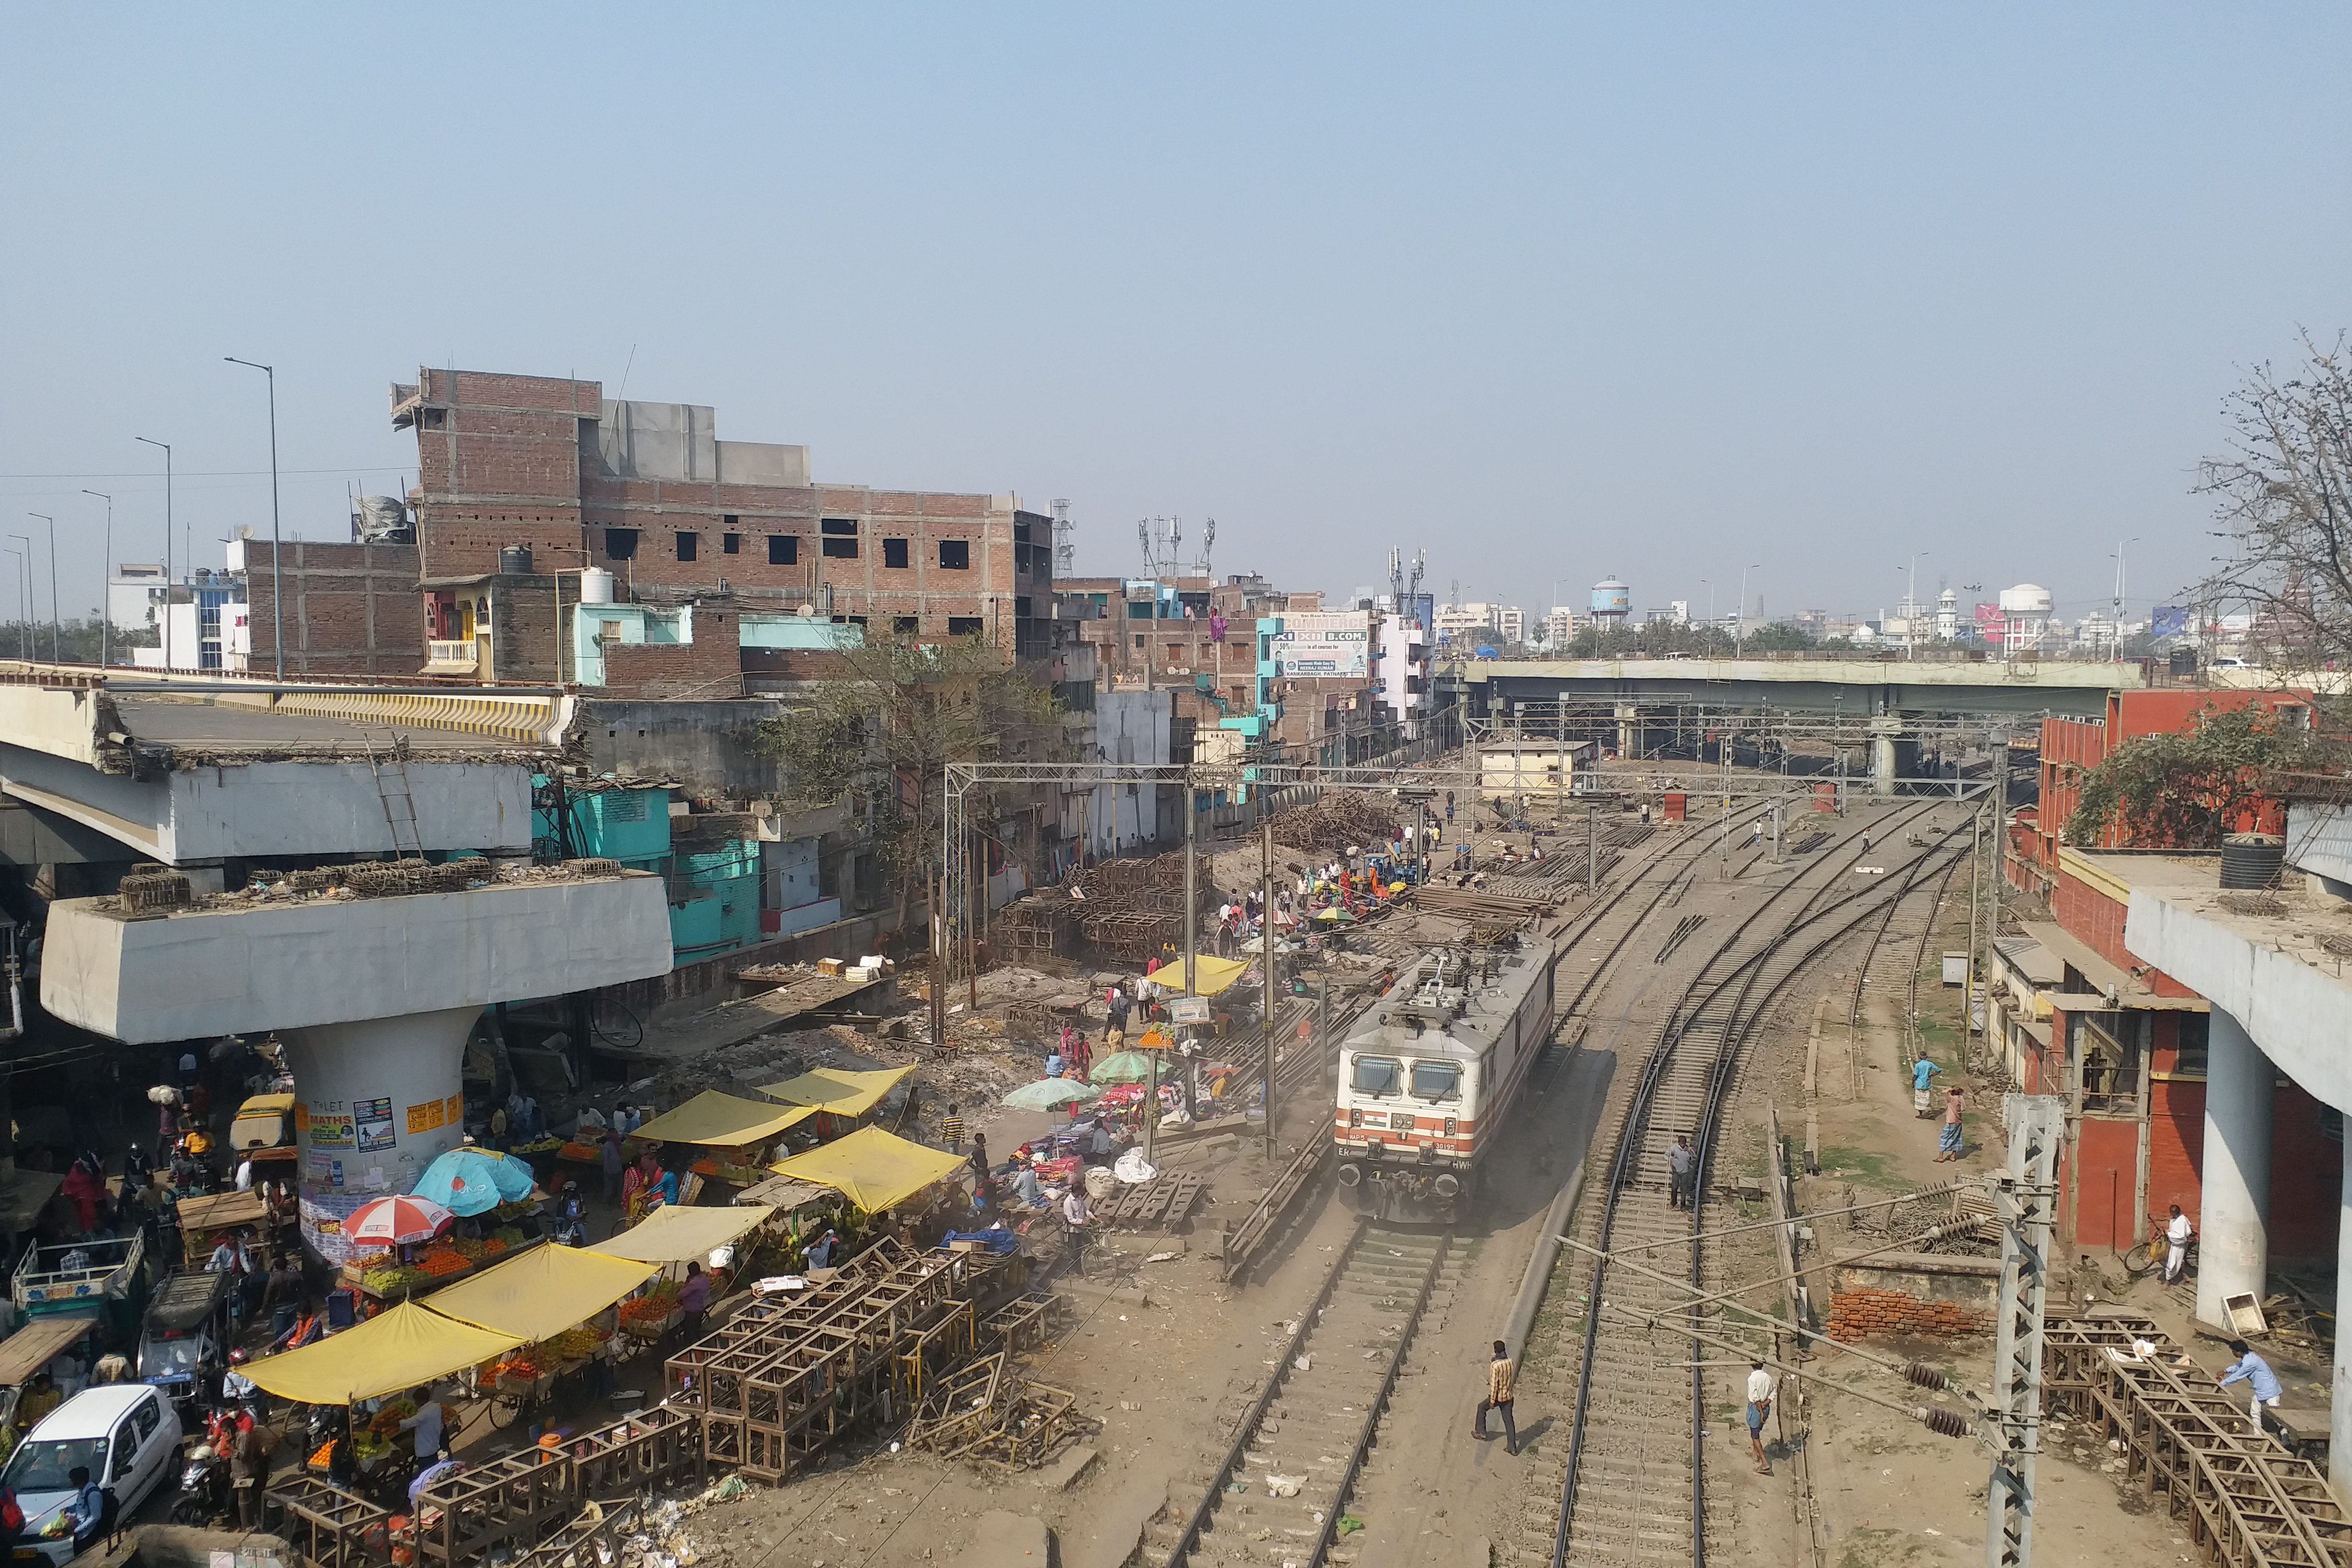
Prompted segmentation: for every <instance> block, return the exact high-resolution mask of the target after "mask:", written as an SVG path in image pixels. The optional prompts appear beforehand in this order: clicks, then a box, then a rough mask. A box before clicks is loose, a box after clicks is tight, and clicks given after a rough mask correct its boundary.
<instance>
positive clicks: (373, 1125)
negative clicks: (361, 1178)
mask: <svg viewBox="0 0 2352 1568" xmlns="http://www.w3.org/2000/svg"><path fill="white" fill-rule="evenodd" d="M352 1130H353V1131H354V1132H355V1133H356V1134H357V1135H358V1138H359V1146H360V1148H362V1150H366V1149H389V1148H391V1147H392V1146H393V1144H394V1142H395V1140H394V1137H393V1131H392V1097H391V1096H390V1095H385V1096H384V1097H383V1098H382V1099H380V1100H353V1101H352Z"/></svg>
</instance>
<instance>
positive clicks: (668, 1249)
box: [588, 1204, 776, 1263]
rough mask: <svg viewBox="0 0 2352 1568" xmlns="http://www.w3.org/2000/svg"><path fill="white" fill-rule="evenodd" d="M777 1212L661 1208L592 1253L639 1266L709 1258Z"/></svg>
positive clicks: (754, 1208)
mask: <svg viewBox="0 0 2352 1568" xmlns="http://www.w3.org/2000/svg"><path fill="white" fill-rule="evenodd" d="M775 1212H776V1211H775V1210H773V1209H772V1208H764V1207H762V1206H761V1205H758V1204H742V1205H738V1206H736V1207H733V1208H709V1209H681V1208H669V1207H663V1208H657V1209H656V1210H654V1212H653V1213H652V1214H650V1215H646V1218H645V1220H644V1222H643V1223H642V1224H638V1225H634V1226H630V1227H629V1228H628V1229H626V1230H625V1231H623V1232H622V1233H621V1234H620V1235H618V1236H616V1237H614V1238H613V1239H612V1240H610V1241H600V1242H598V1243H597V1244H596V1245H595V1246H593V1247H590V1248H588V1250H589V1251H591V1252H601V1253H604V1254H605V1255H606V1256H607V1257H611V1258H635V1259H636V1261H638V1262H639V1263H683V1262H685V1261H686V1260H687V1259H688V1258H707V1257H709V1255H710V1254H711V1253H712V1252H713V1251H715V1250H716V1249H718V1248H719V1247H724V1246H726V1245H727V1244H728V1243H729V1242H730V1241H732V1240H734V1239H735V1238H736V1237H739V1236H740V1235H742V1234H743V1233H744V1232H745V1231H747V1230H750V1229H751V1227H752V1226H756V1225H758V1224H760V1223H761V1221H762V1220H764V1219H766V1218H767V1217H768V1216H769V1215H772V1214H773V1213H775Z"/></svg>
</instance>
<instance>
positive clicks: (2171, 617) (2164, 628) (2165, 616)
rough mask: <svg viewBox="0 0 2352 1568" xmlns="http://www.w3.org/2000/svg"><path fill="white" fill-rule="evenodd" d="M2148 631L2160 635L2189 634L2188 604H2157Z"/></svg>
mask: <svg viewBox="0 0 2352 1568" xmlns="http://www.w3.org/2000/svg"><path fill="white" fill-rule="evenodd" d="M2148 630H2149V632H2151V633H2152V634H2153V635H2155V636H2157V637H2187V636H2188V635H2189V606H2188V605H2158V606H2157V607H2156V615H2155V616H2154V617H2153V619H2152V620H2151V622H2150V624H2149V626H2148Z"/></svg>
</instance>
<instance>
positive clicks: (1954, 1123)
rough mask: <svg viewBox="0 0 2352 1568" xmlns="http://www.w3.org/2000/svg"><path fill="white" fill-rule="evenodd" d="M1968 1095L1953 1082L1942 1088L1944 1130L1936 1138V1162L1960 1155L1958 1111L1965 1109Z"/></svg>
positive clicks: (1956, 1157) (1955, 1158)
mask: <svg viewBox="0 0 2352 1568" xmlns="http://www.w3.org/2000/svg"><path fill="white" fill-rule="evenodd" d="M1967 1102H1968V1097H1967V1096H1966V1095H1964V1094H1962V1093H1961V1092H1960V1086H1959V1085H1958V1084H1954V1085H1952V1086H1951V1088H1949V1089H1946V1090H1944V1131H1943V1133H1942V1135H1941V1136H1939V1137H1938V1138H1937V1140H1936V1163H1937V1164H1939V1165H1940V1164H1943V1163H1947V1162H1948V1161H1955V1160H1958V1158H1959V1157H1960V1112H1961V1111H1962V1110H1964V1109H1966V1107H1967Z"/></svg>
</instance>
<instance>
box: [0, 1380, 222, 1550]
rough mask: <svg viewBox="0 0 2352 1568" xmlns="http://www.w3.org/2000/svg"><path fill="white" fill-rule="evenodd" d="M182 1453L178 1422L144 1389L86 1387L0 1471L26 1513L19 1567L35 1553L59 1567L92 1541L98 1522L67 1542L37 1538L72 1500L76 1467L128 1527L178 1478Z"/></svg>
mask: <svg viewBox="0 0 2352 1568" xmlns="http://www.w3.org/2000/svg"><path fill="white" fill-rule="evenodd" d="M179 1450H180V1417H179V1416H178V1415H176V1414H175V1413H174V1412H173V1409H172V1402H171V1401H170V1400H168V1399H165V1398H163V1396H162V1394H159V1393H158V1392H157V1391H156V1390H155V1389H153V1388H151V1387H149V1386H148V1385H147V1384H143V1383H110V1384H102V1385H101V1386H100V1387H97V1388H87V1389H84V1390H83V1391H82V1392H81V1393H79V1394H75V1395H74V1396H73V1397H72V1398H71V1399H68V1400H67V1401H66V1402H65V1403H64V1404H63V1405H58V1407H57V1408H56V1409H55V1410H53V1411H51V1412H50V1413H49V1415H48V1416H47V1419H45V1420H44V1421H42V1423H41V1424H40V1425H39V1426H36V1427H34V1428H33V1429H32V1431H30V1432H28V1433H26V1436H25V1440H24V1441H23V1442H21V1443H19V1444H17V1445H16V1452H15V1453H14V1454H12V1455H10V1456H9V1457H8V1468H6V1469H5V1471H0V1484H5V1485H6V1486H7V1487H9V1488H10V1489H13V1490H14V1491H15V1492H16V1506H17V1507H18V1508H21V1509H23V1510H25V1532H24V1534H22V1535H21V1536H19V1537H18V1538H17V1541H16V1560H17V1561H18V1562H25V1561H26V1560H27V1557H28V1554H37V1555H38V1556H41V1557H45V1558H47V1560H48V1561H49V1563H53V1564H56V1565H58V1568H63V1565H64V1564H65V1563H69V1562H71V1561H72V1560H73V1558H74V1556H75V1555H76V1553H78V1552H80V1551H81V1550H82V1549H83V1548H84V1547H85V1546H87V1545H89V1544H90V1543H91V1542H93V1541H94V1540H96V1538H97V1524H98V1521H96V1520H89V1521H85V1522H84V1524H83V1526H82V1527H80V1528H78V1529H76V1530H75V1531H74V1532H73V1533H72V1534H69V1535H56V1536H46V1537H45V1536H43V1535H42V1533H41V1532H42V1531H43V1530H45V1529H47V1527H48V1525H49V1524H50V1522H51V1521H53V1520H55V1519H56V1518H57V1517H58V1510H61V1509H64V1508H66V1507H67V1506H68V1505H69V1504H71V1503H72V1501H73V1500H74V1484H73V1479H72V1477H73V1471H74V1468H75V1467H76V1466H87V1467H88V1468H89V1479H91V1480H93V1481H96V1482H97V1483H98V1484H99V1485H100V1487H110V1488H112V1489H113V1491H114V1500H115V1517H116V1519H117V1520H118V1521H121V1522H122V1523H126V1524H127V1523H128V1522H129V1521H130V1520H131V1515H133V1514H134V1513H136V1512H137V1511H138V1510H139V1505H140V1504H141V1503H142V1502H145V1501H146V1500H147V1498H148V1496H149V1494H151V1493H152V1492H153V1491H154V1489H155V1488H156V1486H157V1485H158V1484H159V1483H161V1482H163V1481H164V1480H166V1479H170V1478H172V1477H173V1476H175V1475H176V1474H177V1473H178V1471H177V1461H178V1459H179Z"/></svg>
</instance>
